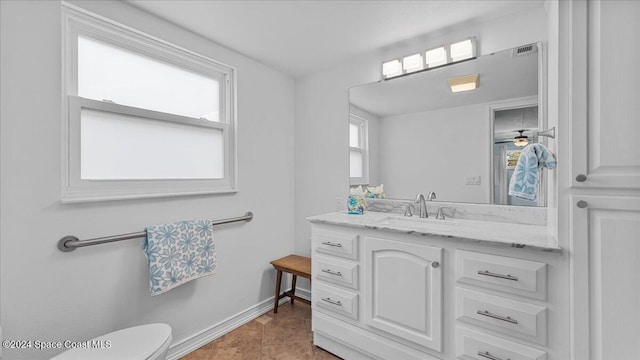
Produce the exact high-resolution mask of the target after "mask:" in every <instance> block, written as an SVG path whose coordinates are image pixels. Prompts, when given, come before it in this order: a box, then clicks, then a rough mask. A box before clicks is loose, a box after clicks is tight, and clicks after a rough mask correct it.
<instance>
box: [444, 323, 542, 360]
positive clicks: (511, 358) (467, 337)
mask: <svg viewBox="0 0 640 360" xmlns="http://www.w3.org/2000/svg"><path fill="white" fill-rule="evenodd" d="M456 356H457V358H458V359H461V360H546V359H547V353H546V352H544V351H542V350H539V349H536V348H532V347H530V346H526V345H522V344H518V343H515V342H513V341H509V340H505V339H502V338H499V337H495V336H491V335H487V334H482V333H479V332H475V331H471V330H469V329H465V328H458V329H457V336H456Z"/></svg>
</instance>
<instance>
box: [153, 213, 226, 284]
mask: <svg viewBox="0 0 640 360" xmlns="http://www.w3.org/2000/svg"><path fill="white" fill-rule="evenodd" d="M146 230H147V237H146V238H145V240H144V245H143V248H144V253H145V256H146V257H147V261H148V263H149V287H150V290H151V295H152V296H153V295H158V294H162V293H163V292H166V291H169V290H171V289H173V288H174V287H176V286H178V285H182V284H184V283H186V282H188V281H191V280H193V279H197V278H200V277H203V276H207V275H211V274H214V273H215V272H216V263H217V259H216V248H215V246H214V244H213V225H212V224H211V220H193V221H180V222H176V223H173V224H163V225H151V226H147V228H146Z"/></svg>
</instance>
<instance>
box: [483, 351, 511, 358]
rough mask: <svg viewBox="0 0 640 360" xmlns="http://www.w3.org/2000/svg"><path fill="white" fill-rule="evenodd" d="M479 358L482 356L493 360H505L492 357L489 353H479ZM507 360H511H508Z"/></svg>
mask: <svg viewBox="0 0 640 360" xmlns="http://www.w3.org/2000/svg"><path fill="white" fill-rule="evenodd" d="M478 356H482V357H483V358H487V359H491V360H504V359H503V358H499V357H497V356H494V355H491V353H490V352H488V351H478ZM507 360H511V359H509V358H507Z"/></svg>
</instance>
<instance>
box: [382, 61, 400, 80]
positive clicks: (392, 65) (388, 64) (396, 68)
mask: <svg viewBox="0 0 640 360" xmlns="http://www.w3.org/2000/svg"><path fill="white" fill-rule="evenodd" d="M398 75H402V63H400V60H398V59H393V60H389V61H385V62H383V63H382V77H383V78H384V79H388V78H392V77H394V76H398Z"/></svg>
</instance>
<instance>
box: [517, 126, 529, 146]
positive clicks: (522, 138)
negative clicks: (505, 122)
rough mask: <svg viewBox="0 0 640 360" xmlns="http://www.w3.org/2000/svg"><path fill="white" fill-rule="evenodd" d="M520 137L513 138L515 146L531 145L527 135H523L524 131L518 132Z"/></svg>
mask: <svg viewBox="0 0 640 360" xmlns="http://www.w3.org/2000/svg"><path fill="white" fill-rule="evenodd" d="M518 132H519V133H520V135H518V136H516V137H514V138H513V144H514V145H515V146H520V147H523V146H526V145H527V144H528V143H529V137H528V136H527V135H524V134H522V133H523V132H524V130H518Z"/></svg>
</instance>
